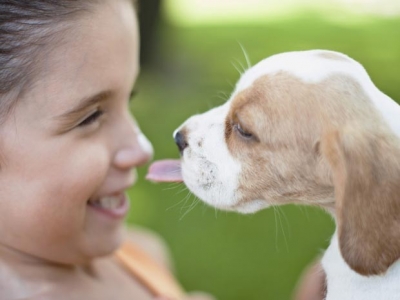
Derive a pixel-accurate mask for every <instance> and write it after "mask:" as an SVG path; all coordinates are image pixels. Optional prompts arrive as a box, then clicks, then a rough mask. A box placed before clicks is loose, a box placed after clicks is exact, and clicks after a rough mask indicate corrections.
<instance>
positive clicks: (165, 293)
mask: <svg viewBox="0 0 400 300" xmlns="http://www.w3.org/2000/svg"><path fill="white" fill-rule="evenodd" d="M115 257H116V258H117V259H118V261H119V262H120V263H121V264H122V265H123V266H124V267H125V268H126V269H127V270H128V271H129V272H130V273H131V274H132V275H134V276H135V277H136V278H137V279H138V280H139V281H140V282H141V283H142V284H143V285H144V286H145V287H146V288H148V289H149V290H150V292H151V293H152V294H153V295H154V296H157V297H160V296H161V297H166V298H168V299H173V300H180V299H183V296H184V294H185V293H184V291H183V289H182V287H181V286H180V285H179V283H178V282H177V281H176V279H175V278H174V276H173V275H172V274H171V273H170V272H169V271H168V270H167V269H166V268H165V267H164V266H161V265H160V264H158V263H157V262H156V261H154V260H153V259H152V258H151V257H150V256H149V255H148V254H147V253H145V252H144V251H143V250H142V249H140V248H139V247H138V246H136V245H135V244H133V243H131V242H125V243H124V244H123V245H122V246H121V247H120V248H119V249H118V250H117V251H116V252H115Z"/></svg>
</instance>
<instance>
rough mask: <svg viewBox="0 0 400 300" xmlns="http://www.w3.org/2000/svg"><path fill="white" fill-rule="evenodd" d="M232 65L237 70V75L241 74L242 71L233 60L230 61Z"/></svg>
mask: <svg viewBox="0 0 400 300" xmlns="http://www.w3.org/2000/svg"><path fill="white" fill-rule="evenodd" d="M231 64H232V66H233V67H234V68H235V69H236V71H238V73H239V75H242V71H241V70H240V68H239V67H238V66H237V65H236V63H234V62H233V61H231Z"/></svg>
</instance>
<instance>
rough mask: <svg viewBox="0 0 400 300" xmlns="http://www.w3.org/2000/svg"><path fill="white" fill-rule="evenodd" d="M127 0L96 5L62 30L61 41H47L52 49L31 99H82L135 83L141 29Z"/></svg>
mask: <svg viewBox="0 0 400 300" xmlns="http://www.w3.org/2000/svg"><path fill="white" fill-rule="evenodd" d="M129 2H130V1H124V0H121V1H119V0H118V1H105V2H102V3H101V4H98V5H96V6H95V7H94V9H93V11H88V12H86V13H84V14H82V16H80V18H79V19H78V20H76V21H74V23H73V24H72V25H71V26H69V28H68V29H66V31H65V32H63V34H64V36H63V37H62V39H61V40H62V41H61V42H60V43H57V44H54V45H51V44H49V45H47V47H49V48H50V52H49V54H48V55H47V56H46V57H43V58H42V60H41V61H40V62H39V69H40V72H39V75H38V76H36V80H35V82H34V83H33V86H32V89H30V90H29V91H28V93H27V94H28V97H27V98H28V100H29V101H27V102H32V98H33V99H36V98H38V97H39V98H40V100H41V101H47V102H48V103H49V104H52V103H54V102H55V100H57V98H59V97H63V96H68V98H70V99H74V98H76V99H80V98H82V97H84V96H88V95H90V94H93V93H96V92H98V91H99V90H105V89H118V88H120V87H121V86H124V85H126V82H127V81H130V82H131V83H132V82H133V80H134V78H135V77H136V75H137V72H138V29H137V24H136V18H135V15H134V13H133V10H132V6H131V4H129ZM52 47H53V48H52ZM36 96H38V97H36ZM65 105H66V106H67V105H68V103H66V104H65Z"/></svg>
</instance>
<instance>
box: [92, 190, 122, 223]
mask: <svg viewBox="0 0 400 300" xmlns="http://www.w3.org/2000/svg"><path fill="white" fill-rule="evenodd" d="M88 206H89V207H90V208H91V209H93V210H94V211H96V212H98V213H101V214H103V215H104V216H107V217H109V218H112V219H122V218H123V217H125V215H126V214H127V212H128V210H129V198H128V196H127V195H126V193H124V192H120V193H117V194H113V195H110V196H103V197H100V198H96V199H90V200H89V201H88Z"/></svg>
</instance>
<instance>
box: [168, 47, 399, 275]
mask: <svg viewBox="0 0 400 300" xmlns="http://www.w3.org/2000/svg"><path fill="white" fill-rule="evenodd" d="M385 97H386V96H385V95H383V94H382V93H381V92H380V91H379V90H378V89H377V88H376V87H375V86H374V85H373V84H372V82H371V80H370V79H369V77H368V75H367V73H366V72H365V70H364V68H363V67H362V66H361V65H360V64H358V63H357V62H355V61H354V60H352V59H350V58H349V57H347V56H345V55H343V54H340V53H336V52H330V51H319V50H314V51H304V52H290V53H283V54H279V55H275V56H272V57H269V58H267V59H265V60H263V61H261V62H260V63H258V64H257V65H255V66H254V67H252V68H250V69H249V70H247V71H246V72H245V73H244V74H243V75H242V76H241V78H240V80H239V81H238V83H237V85H236V88H235V90H234V92H233V94H232V96H231V97H230V99H229V100H228V101H227V102H226V103H225V104H224V105H222V106H220V107H217V108H214V109H212V110H210V111H208V112H206V113H203V114H200V115H195V116H192V117H191V118H189V119H188V120H187V121H186V122H185V123H184V124H183V125H182V126H181V127H180V128H179V129H178V130H177V131H176V132H175V139H176V141H177V143H178V146H179V148H180V150H181V154H182V175H183V179H184V182H185V184H186V185H187V186H188V187H189V189H190V190H191V191H192V192H193V193H194V194H196V195H197V196H198V197H199V198H201V199H202V200H204V201H205V202H206V203H208V204H210V205H212V206H214V207H216V208H219V209H224V210H233V211H238V212H241V213H253V212H255V211H258V210H260V209H263V208H266V207H268V206H270V205H279V204H286V203H299V204H314V205H318V206H321V207H324V208H326V209H328V210H330V211H332V212H334V213H335V215H336V219H337V223H338V232H339V239H340V247H341V250H342V254H343V256H344V258H345V260H346V261H347V262H348V264H349V265H350V266H351V267H352V268H353V269H354V270H356V271H357V272H359V273H361V274H377V273H380V272H383V271H385V270H386V269H387V267H388V266H389V265H390V264H391V263H392V262H393V261H394V260H396V259H397V258H398V257H399V256H400V217H399V216H400V145H399V144H400V143H399V138H398V136H396V135H395V134H394V131H393V126H392V125H393V124H394V123H396V121H393V120H394V119H393V118H392V119H390V120H387V118H386V116H384V114H385V111H390V109H391V108H392V107H395V106H394V105H395V104H393V103H390V104H388V103H389V101H391V100H390V99H389V98H385ZM397 120H398V121H397V122H400V115H399V116H398V119H397ZM391 122H392V123H393V124H391Z"/></svg>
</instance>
